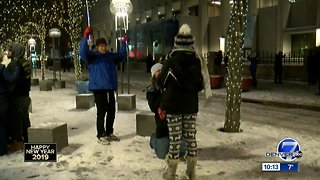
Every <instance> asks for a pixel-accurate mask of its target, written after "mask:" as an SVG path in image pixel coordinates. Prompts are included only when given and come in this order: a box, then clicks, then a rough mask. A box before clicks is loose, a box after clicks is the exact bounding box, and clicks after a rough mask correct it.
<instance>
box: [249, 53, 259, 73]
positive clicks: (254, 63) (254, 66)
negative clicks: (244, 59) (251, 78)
mask: <svg viewBox="0 0 320 180" xmlns="http://www.w3.org/2000/svg"><path fill="white" fill-rule="evenodd" d="M248 60H249V61H250V67H249V69H250V71H254V72H256V71H257V66H258V63H259V59H258V56H255V57H251V56H249V57H248Z"/></svg>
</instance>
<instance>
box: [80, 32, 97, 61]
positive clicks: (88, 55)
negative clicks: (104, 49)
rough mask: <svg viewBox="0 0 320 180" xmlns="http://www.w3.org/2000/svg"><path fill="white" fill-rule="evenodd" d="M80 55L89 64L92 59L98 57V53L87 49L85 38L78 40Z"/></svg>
mask: <svg viewBox="0 0 320 180" xmlns="http://www.w3.org/2000/svg"><path fill="white" fill-rule="evenodd" d="M80 57H81V60H82V61H83V62H84V63H86V64H90V63H91V62H92V61H94V60H96V59H98V54H97V53H96V52H95V51H92V50H90V49H89V47H88V44H87V39H86V38H82V39H81V41H80Z"/></svg>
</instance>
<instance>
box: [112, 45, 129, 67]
mask: <svg viewBox="0 0 320 180" xmlns="http://www.w3.org/2000/svg"><path fill="white" fill-rule="evenodd" d="M109 54H110V56H111V59H112V60H113V61H114V62H115V63H116V64H118V63H121V62H122V61H123V60H124V59H125V56H126V54H127V44H126V43H122V46H121V48H120V50H119V51H118V52H116V53H109Z"/></svg>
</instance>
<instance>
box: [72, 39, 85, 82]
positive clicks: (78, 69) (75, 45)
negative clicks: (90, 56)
mask: <svg viewBox="0 0 320 180" xmlns="http://www.w3.org/2000/svg"><path fill="white" fill-rule="evenodd" d="M71 43H72V50H73V64H74V73H75V76H76V77H75V78H76V81H79V80H82V78H83V73H82V68H81V63H80V59H79V56H78V53H79V49H80V42H79V41H75V40H73V38H72V39H71Z"/></svg>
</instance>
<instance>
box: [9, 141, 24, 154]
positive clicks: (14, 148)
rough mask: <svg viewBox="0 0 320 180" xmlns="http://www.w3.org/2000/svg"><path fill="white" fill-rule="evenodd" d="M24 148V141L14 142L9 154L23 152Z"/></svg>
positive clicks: (10, 146)
mask: <svg viewBox="0 0 320 180" xmlns="http://www.w3.org/2000/svg"><path fill="white" fill-rule="evenodd" d="M23 148H24V143H23V142H22V141H18V140H14V141H13V142H12V143H11V144H10V145H9V148H8V153H9V154H10V153H14V152H16V151H20V150H23Z"/></svg>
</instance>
